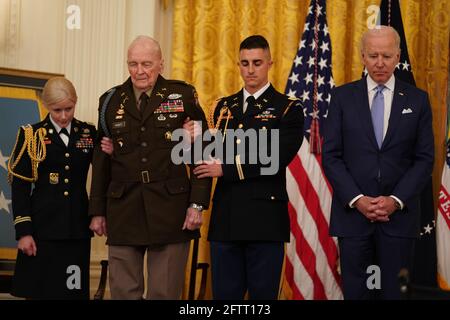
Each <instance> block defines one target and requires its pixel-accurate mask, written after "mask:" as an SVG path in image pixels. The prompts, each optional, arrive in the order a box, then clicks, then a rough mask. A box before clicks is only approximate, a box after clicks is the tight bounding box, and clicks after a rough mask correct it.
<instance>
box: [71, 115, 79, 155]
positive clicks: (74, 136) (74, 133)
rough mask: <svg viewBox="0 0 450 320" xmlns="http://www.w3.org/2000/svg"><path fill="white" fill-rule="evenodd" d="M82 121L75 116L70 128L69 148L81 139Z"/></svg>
mask: <svg viewBox="0 0 450 320" xmlns="http://www.w3.org/2000/svg"><path fill="white" fill-rule="evenodd" d="M79 123H80V122H79V121H78V120H76V119H75V118H73V120H72V126H71V129H70V138H69V144H68V147H69V148H73V147H74V145H75V142H76V141H78V140H80V130H81V128H80V124H79Z"/></svg>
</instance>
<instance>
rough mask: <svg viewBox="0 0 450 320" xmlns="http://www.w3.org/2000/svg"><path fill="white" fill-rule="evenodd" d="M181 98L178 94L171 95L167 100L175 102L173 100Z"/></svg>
mask: <svg viewBox="0 0 450 320" xmlns="http://www.w3.org/2000/svg"><path fill="white" fill-rule="evenodd" d="M182 96H183V95H181V94H179V93H172V94H170V95H169V96H168V97H167V99H171V100H175V99H180V98H181V97H182Z"/></svg>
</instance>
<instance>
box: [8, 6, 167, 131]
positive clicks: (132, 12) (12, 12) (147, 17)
mask: <svg viewBox="0 0 450 320" xmlns="http://www.w3.org/2000/svg"><path fill="white" fill-rule="evenodd" d="M161 2H162V0H0V66H1V67H7V68H15V69H23V70H31V71H42V72H49V73H59V74H64V75H65V76H66V77H67V78H68V79H70V80H71V81H72V82H73V83H74V85H75V87H76V89H77V92H78V95H79V102H78V105H77V110H76V117H77V118H79V119H81V120H85V121H90V122H94V123H97V104H98V97H99V96H100V95H101V94H102V93H103V92H105V91H106V90H107V89H109V88H111V87H112V86H114V85H116V84H120V83H121V82H123V81H124V80H125V79H126V78H127V76H128V71H127V68H126V64H125V60H126V50H127V46H128V44H129V43H130V42H131V41H132V40H133V39H134V38H135V37H136V36H137V35H140V34H145V35H149V36H152V37H154V38H155V39H157V40H162V41H161V47H162V49H163V55H164V59H165V61H166V69H165V72H164V74H165V75H168V74H169V73H170V72H169V70H170V51H169V50H170V39H169V36H171V31H170V30H166V28H171V23H170V22H167V21H170V14H171V11H170V10H163V8H162V5H161ZM70 5H77V6H78V7H79V9H80V19H81V24H80V29H72V30H71V29H69V28H67V26H66V21H67V20H68V19H70V18H71V14H70V13H67V9H68V7H69V6H70ZM168 19H169V20H168Z"/></svg>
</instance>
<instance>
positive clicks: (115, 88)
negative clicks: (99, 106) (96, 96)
mask: <svg viewBox="0 0 450 320" xmlns="http://www.w3.org/2000/svg"><path fill="white" fill-rule="evenodd" d="M120 86H121V85H120V84H119V85H117V86H115V87H112V88H111V89H109V90H107V91H105V92H104V93H103V94H102V95H101V96H100V98H102V97H104V96H107V95H108V94H110V93H111V92H113V93H114V92H115V91H116V90H117V89H118V88H119V87H120Z"/></svg>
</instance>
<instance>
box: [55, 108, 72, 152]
mask: <svg viewBox="0 0 450 320" xmlns="http://www.w3.org/2000/svg"><path fill="white" fill-rule="evenodd" d="M49 118H50V122H51V123H52V124H53V126H54V127H55V130H56V132H58V134H59V132H60V131H61V129H62V128H61V127H60V126H58V125H57V124H56V122H55V121H54V120H53V119H52V116H51V115H49ZM71 127H72V123H69V124H68V125H67V127H66V129H67V132H68V133H69V134H70V128H71ZM59 136H60V138H61V140H62V141H63V142H64V144H65V145H66V147H67V146H68V145H69V137H68V136H66V135H65V134H59Z"/></svg>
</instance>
